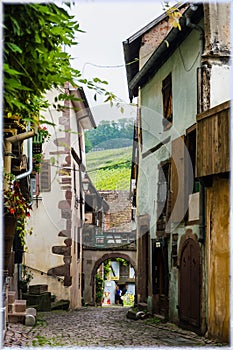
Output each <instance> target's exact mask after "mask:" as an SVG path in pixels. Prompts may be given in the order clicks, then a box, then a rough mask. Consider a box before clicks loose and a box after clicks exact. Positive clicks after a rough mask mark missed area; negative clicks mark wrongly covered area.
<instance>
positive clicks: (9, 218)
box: [3, 174, 31, 270]
mask: <svg viewBox="0 0 233 350" xmlns="http://www.w3.org/2000/svg"><path fill="white" fill-rule="evenodd" d="M13 178H14V175H12V174H7V175H5V181H7V185H8V186H5V188H4V191H3V197H4V269H5V270H7V269H8V264H9V259H10V255H11V248H12V245H13V240H14V235H15V231H16V227H17V224H18V226H19V230H20V232H19V236H20V238H21V239H22V240H24V235H25V224H26V220H27V218H28V217H30V210H31V205H30V204H29V203H28V200H27V199H26V198H24V196H23V194H22V192H21V190H20V185H19V182H17V181H13V180H12V179H13Z"/></svg>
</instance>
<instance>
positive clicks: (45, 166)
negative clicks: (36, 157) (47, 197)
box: [40, 160, 51, 192]
mask: <svg viewBox="0 0 233 350" xmlns="http://www.w3.org/2000/svg"><path fill="white" fill-rule="evenodd" d="M40 191H41V192H50V191H51V169H50V162H49V160H43V162H42V164H41V172H40Z"/></svg>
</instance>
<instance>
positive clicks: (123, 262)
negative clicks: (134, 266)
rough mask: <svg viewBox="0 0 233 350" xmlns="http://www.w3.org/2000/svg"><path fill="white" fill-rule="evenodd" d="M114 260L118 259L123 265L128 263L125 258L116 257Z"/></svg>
mask: <svg viewBox="0 0 233 350" xmlns="http://www.w3.org/2000/svg"><path fill="white" fill-rule="evenodd" d="M115 260H116V261H118V262H119V263H120V264H122V265H123V266H128V265H129V262H128V261H127V260H125V259H124V258H116V259H115Z"/></svg>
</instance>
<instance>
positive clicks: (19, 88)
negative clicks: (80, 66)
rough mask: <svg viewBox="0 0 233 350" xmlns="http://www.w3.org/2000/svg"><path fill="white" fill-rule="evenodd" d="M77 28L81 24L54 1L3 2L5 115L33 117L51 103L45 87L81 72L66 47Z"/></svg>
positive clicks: (58, 84)
mask: <svg viewBox="0 0 233 350" xmlns="http://www.w3.org/2000/svg"><path fill="white" fill-rule="evenodd" d="M76 31H80V29H79V24H78V23H77V22H75V21H73V17H72V16H69V15H68V13H67V12H66V11H65V10H64V9H62V8H59V7H58V6H56V5H55V4H52V3H48V4H13V5H12V4H9V3H8V4H4V112H5V115H7V113H12V114H18V115H19V116H21V117H22V118H23V119H25V120H27V119H28V118H29V119H31V118H33V116H35V115H38V113H39V111H40V110H41V108H43V107H46V106H47V105H48V104H47V102H45V101H44V100H43V94H44V93H45V92H46V90H50V89H51V88H53V87H55V88H57V87H60V86H63V84H64V83H65V82H67V81H69V82H71V83H72V82H73V78H74V77H79V76H80V72H79V71H77V70H74V69H72V68H71V67H70V55H69V54H68V53H66V52H64V51H63V46H64V45H68V46H71V45H74V44H75V41H74V39H75V33H76Z"/></svg>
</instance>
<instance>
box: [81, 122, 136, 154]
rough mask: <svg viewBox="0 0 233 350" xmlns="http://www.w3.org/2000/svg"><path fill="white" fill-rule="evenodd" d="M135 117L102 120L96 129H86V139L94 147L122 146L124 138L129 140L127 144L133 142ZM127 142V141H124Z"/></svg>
mask: <svg viewBox="0 0 233 350" xmlns="http://www.w3.org/2000/svg"><path fill="white" fill-rule="evenodd" d="M133 131H134V118H121V119H119V120H117V121H115V120H113V121H108V120H102V121H101V122H100V123H99V125H98V127H97V128H96V129H92V130H88V131H86V133H85V134H86V140H88V141H89V142H90V143H91V145H92V147H93V148H97V147H98V148H103V149H107V148H109V149H110V148H120V147H123V146H122V140H123V139H125V140H128V143H126V146H129V144H132V140H133ZM124 142H125V141H124Z"/></svg>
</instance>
